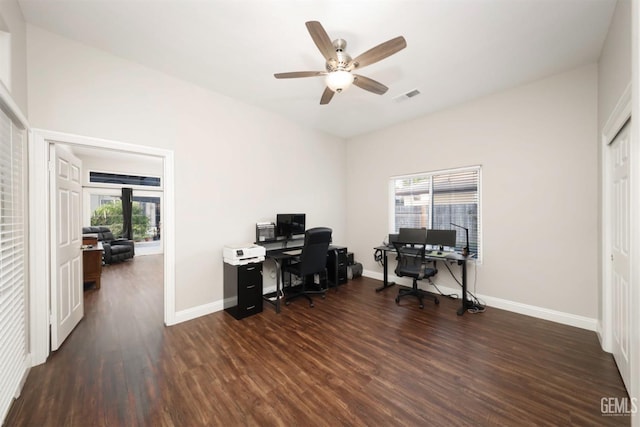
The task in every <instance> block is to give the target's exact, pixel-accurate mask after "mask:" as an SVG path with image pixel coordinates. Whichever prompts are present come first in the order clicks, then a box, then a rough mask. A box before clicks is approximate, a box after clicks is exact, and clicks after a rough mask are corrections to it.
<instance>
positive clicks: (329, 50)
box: [305, 21, 336, 61]
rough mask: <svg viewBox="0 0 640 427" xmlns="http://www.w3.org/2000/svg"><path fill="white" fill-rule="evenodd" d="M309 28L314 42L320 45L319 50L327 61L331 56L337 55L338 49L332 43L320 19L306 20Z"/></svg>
mask: <svg viewBox="0 0 640 427" xmlns="http://www.w3.org/2000/svg"><path fill="white" fill-rule="evenodd" d="M305 25H306V26H307V30H308V31H309V34H310V35H311V38H312V39H313V42H314V43H315V44H316V46H318V50H320V53H321V54H322V56H324V59H326V60H327V61H328V60H329V59H331V58H334V59H335V57H336V49H335V48H334V47H333V43H331V39H330V38H329V36H328V35H327V32H326V31H325V30H324V28H323V27H322V24H320V23H319V22H318V21H309V22H306V23H305Z"/></svg>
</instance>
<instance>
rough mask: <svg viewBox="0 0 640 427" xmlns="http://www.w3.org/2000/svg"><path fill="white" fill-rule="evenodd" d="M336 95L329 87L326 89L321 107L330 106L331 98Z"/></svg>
mask: <svg viewBox="0 0 640 427" xmlns="http://www.w3.org/2000/svg"><path fill="white" fill-rule="evenodd" d="M334 93H335V92H334V91H332V90H331V89H329V88H328V87H327V88H325V89H324V92H322V98H320V105H326V104H328V103H329V101H331V98H333V94H334Z"/></svg>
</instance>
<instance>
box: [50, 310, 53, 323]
mask: <svg viewBox="0 0 640 427" xmlns="http://www.w3.org/2000/svg"><path fill="white" fill-rule="evenodd" d="M49 324H50V325H53V313H49Z"/></svg>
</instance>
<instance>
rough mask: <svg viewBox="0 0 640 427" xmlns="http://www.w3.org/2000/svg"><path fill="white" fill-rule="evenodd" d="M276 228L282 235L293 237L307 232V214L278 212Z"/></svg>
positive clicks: (279, 234)
mask: <svg viewBox="0 0 640 427" xmlns="http://www.w3.org/2000/svg"><path fill="white" fill-rule="evenodd" d="M276 230H277V233H278V236H280V237H291V236H293V235H296V234H304V232H305V214H278V215H277V216H276Z"/></svg>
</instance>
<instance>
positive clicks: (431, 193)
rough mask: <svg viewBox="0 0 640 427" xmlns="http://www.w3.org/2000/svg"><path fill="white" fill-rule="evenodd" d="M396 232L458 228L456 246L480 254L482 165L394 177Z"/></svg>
mask: <svg viewBox="0 0 640 427" xmlns="http://www.w3.org/2000/svg"><path fill="white" fill-rule="evenodd" d="M392 181H393V189H394V197H393V199H394V210H393V211H394V224H395V225H394V228H395V230H394V232H395V233H397V232H398V230H399V229H400V228H404V227H407V228H422V227H424V228H427V229H430V228H431V229H437V230H456V231H457V233H456V247H457V248H458V249H462V248H463V247H465V246H466V244H467V243H466V233H465V230H463V229H462V228H459V227H455V226H453V225H451V224H452V223H453V224H456V225H459V226H462V227H465V228H468V229H469V250H470V251H471V252H472V253H476V254H478V256H479V255H480V253H479V250H480V244H479V242H480V167H479V166H476V167H471V168H465V169H459V170H450V171H439V172H432V173H424V174H420V175H411V176H404V177H395V178H392Z"/></svg>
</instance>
